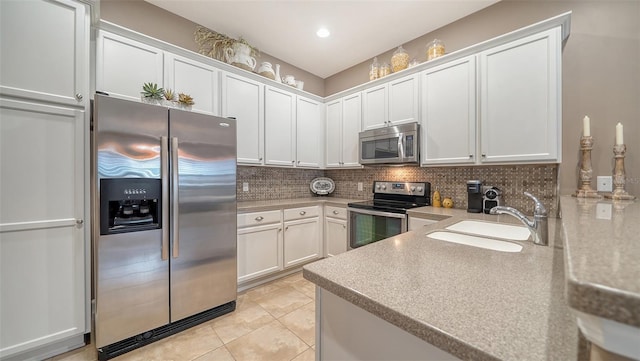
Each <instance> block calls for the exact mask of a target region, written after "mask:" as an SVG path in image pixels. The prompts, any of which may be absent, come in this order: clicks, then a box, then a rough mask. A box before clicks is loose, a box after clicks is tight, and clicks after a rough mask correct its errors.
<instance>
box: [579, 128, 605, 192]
mask: <svg viewBox="0 0 640 361" xmlns="http://www.w3.org/2000/svg"><path fill="white" fill-rule="evenodd" d="M592 149H593V137H591V136H582V137H581V138H580V151H581V153H582V160H581V162H580V187H579V188H578V189H577V190H576V193H575V194H573V196H574V197H578V198H601V197H600V195H599V194H598V191H596V190H594V189H593V188H591V179H592V178H593V169H591V150H592Z"/></svg>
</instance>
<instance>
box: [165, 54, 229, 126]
mask: <svg viewBox="0 0 640 361" xmlns="http://www.w3.org/2000/svg"><path fill="white" fill-rule="evenodd" d="M164 54H165V55H164V62H165V67H164V88H165V89H171V90H173V92H174V93H175V99H176V100H178V93H185V94H188V95H190V96H191V97H192V98H193V99H194V102H195V104H193V106H192V108H191V109H192V110H193V111H196V112H200V113H205V114H210V115H220V109H219V105H218V100H219V98H220V86H219V83H218V82H219V77H220V71H219V70H218V69H216V68H214V67H212V66H210V65H207V64H204V63H201V62H198V61H195V60H191V59H188V58H185V57H182V56H179V55H175V54H171V53H168V52H165V53H164Z"/></svg>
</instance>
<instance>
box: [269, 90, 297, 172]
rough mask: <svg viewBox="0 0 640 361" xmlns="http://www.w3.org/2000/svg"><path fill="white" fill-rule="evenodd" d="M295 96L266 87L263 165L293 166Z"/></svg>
mask: <svg viewBox="0 0 640 361" xmlns="http://www.w3.org/2000/svg"><path fill="white" fill-rule="evenodd" d="M295 98H296V96H295V95H294V94H293V93H289V92H286V91H284V90H281V89H278V88H275V87H271V86H266V87H265V101H264V128H265V131H264V139H265V149H264V154H265V164H266V165H281V166H289V167H292V166H293V165H294V164H295V137H296V134H295V121H296V101H295Z"/></svg>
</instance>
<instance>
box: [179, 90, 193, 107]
mask: <svg viewBox="0 0 640 361" xmlns="http://www.w3.org/2000/svg"><path fill="white" fill-rule="evenodd" d="M178 104H179V105H180V107H181V108H182V109H186V110H191V106H192V105H194V104H195V102H194V101H193V98H192V97H191V95H189V94H185V93H178Z"/></svg>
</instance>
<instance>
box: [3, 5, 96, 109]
mask: <svg viewBox="0 0 640 361" xmlns="http://www.w3.org/2000/svg"><path fill="white" fill-rule="evenodd" d="M0 54H2V61H0V94H4V95H9V96H16V97H24V98H36V99H38V100H41V101H48V102H56V103H62V104H66V105H72V106H81V107H84V106H85V105H87V104H88V100H87V99H88V97H89V94H88V93H89V8H88V7H86V6H85V5H84V4H82V3H79V2H74V1H70V0H52V1H0Z"/></svg>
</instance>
